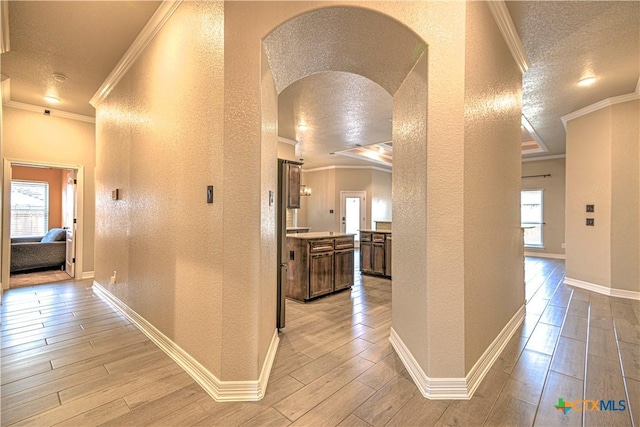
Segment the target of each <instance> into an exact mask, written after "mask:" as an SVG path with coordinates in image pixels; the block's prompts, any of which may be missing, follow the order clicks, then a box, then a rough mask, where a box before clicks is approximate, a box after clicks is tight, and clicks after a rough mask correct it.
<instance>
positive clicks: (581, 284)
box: [564, 277, 640, 300]
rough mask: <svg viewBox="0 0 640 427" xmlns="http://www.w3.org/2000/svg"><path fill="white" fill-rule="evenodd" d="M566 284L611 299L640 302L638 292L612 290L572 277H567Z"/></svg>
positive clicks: (639, 293)
mask: <svg viewBox="0 0 640 427" xmlns="http://www.w3.org/2000/svg"><path fill="white" fill-rule="evenodd" d="M564 283H566V284H567V285H571V286H575V287H576V288H580V289H585V290H587V291H591V292H597V293H599V294H603V295H607V296H610V297H616V298H627V299H634V300H640V292H636V291H626V290H624V289H616V288H610V287H608V286H603V285H598V284H596V283H590V282H585V281H583V280H578V279H572V278H570V277H565V278H564Z"/></svg>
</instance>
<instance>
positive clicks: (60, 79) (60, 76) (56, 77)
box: [52, 73, 67, 82]
mask: <svg viewBox="0 0 640 427" xmlns="http://www.w3.org/2000/svg"><path fill="white" fill-rule="evenodd" d="M52 77H53V80H55V81H57V82H64V81H66V80H67V76H65V75H64V74H60V73H54V74H53V76H52Z"/></svg>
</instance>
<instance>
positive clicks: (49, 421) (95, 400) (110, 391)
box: [16, 369, 166, 426]
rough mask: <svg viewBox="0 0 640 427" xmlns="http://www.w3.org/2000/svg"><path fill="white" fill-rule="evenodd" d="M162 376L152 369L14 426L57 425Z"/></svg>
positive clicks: (163, 373)
mask: <svg viewBox="0 0 640 427" xmlns="http://www.w3.org/2000/svg"><path fill="white" fill-rule="evenodd" d="M163 376H166V372H165V371H163V370H162V369H154V370H151V371H149V372H148V373H147V374H146V375H141V376H138V377H136V378H128V381H126V380H125V381H126V382H122V383H118V384H114V385H112V386H105V387H104V388H102V389H100V390H99V391H96V392H94V393H91V394H87V395H83V396H81V397H79V398H78V399H75V400H72V401H69V402H66V403H64V401H63V404H62V405H60V406H58V407H55V408H53V409H49V410H47V411H44V412H40V413H38V414H34V415H32V416H31V417H29V418H25V419H23V420H21V421H20V422H18V423H16V425H24V426H34V425H54V424H58V423H61V422H63V421H65V420H68V419H69V418H72V417H75V416H77V415H80V414H83V413H85V412H87V411H90V410H93V409H95V408H98V407H100V406H102V405H105V404H107V403H109V402H112V401H114V400H117V399H120V398H122V397H123V396H126V395H127V394H130V393H132V392H134V391H136V390H139V389H141V388H144V387H148V386H149V385H150V384H153V382H154V381H155V380H157V379H159V378H162V377H163Z"/></svg>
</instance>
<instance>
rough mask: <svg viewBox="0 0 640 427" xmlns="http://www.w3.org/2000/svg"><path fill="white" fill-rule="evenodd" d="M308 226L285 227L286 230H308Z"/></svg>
mask: <svg viewBox="0 0 640 427" xmlns="http://www.w3.org/2000/svg"><path fill="white" fill-rule="evenodd" d="M308 229H309V227H287V231H294V230H308Z"/></svg>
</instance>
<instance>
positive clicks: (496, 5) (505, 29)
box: [486, 0, 531, 74]
mask: <svg viewBox="0 0 640 427" xmlns="http://www.w3.org/2000/svg"><path fill="white" fill-rule="evenodd" d="M486 4H487V6H489V10H490V11H491V14H492V15H493V19H495V21H496V24H498V28H499V29H500V32H501V33H502V37H503V38H504V41H505V42H506V43H507V46H508V47H509V51H510V52H511V55H512V56H513V59H514V60H515V61H516V64H518V68H520V71H521V72H522V74H524V73H525V72H526V71H527V70H528V69H529V67H531V63H530V62H529V58H528V57H527V53H526V52H525V51H524V47H523V46H522V41H521V40H520V36H519V35H518V32H517V31H516V27H515V25H513V20H512V19H511V15H510V14H509V9H507V4H506V3H505V2H504V1H502V0H497V1H488V2H486Z"/></svg>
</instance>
